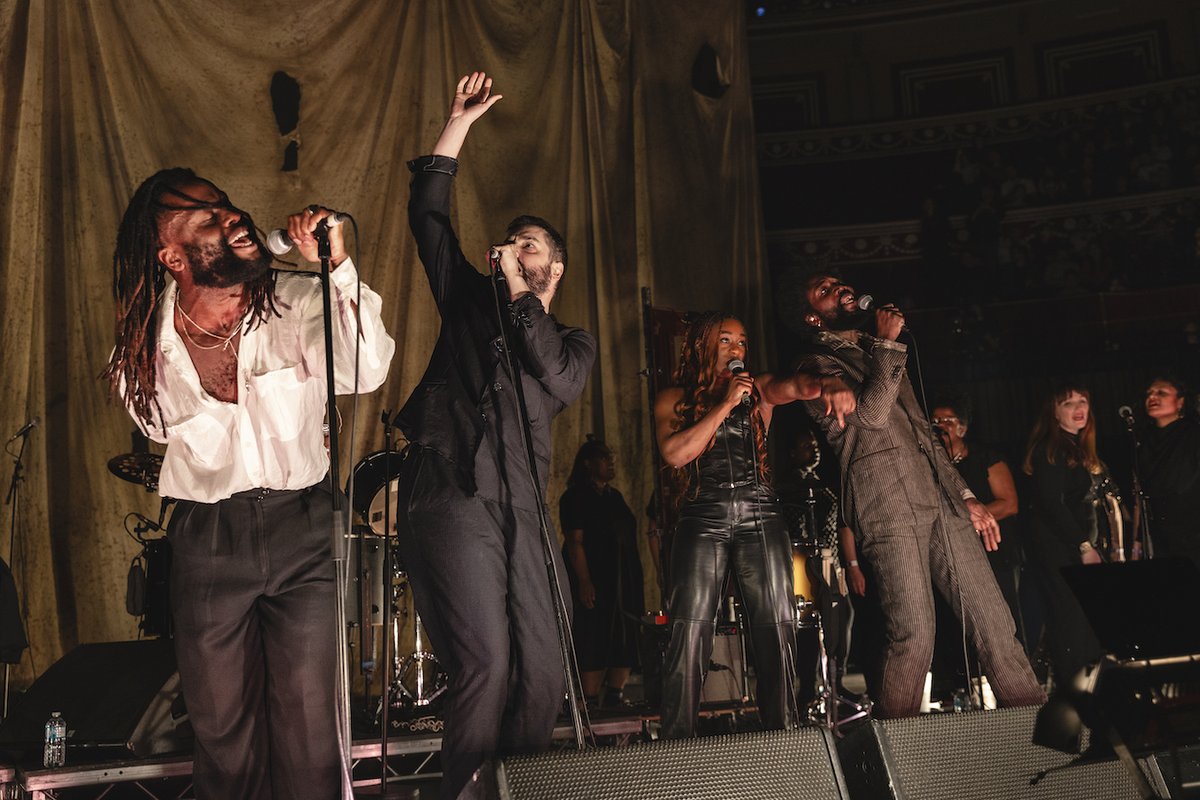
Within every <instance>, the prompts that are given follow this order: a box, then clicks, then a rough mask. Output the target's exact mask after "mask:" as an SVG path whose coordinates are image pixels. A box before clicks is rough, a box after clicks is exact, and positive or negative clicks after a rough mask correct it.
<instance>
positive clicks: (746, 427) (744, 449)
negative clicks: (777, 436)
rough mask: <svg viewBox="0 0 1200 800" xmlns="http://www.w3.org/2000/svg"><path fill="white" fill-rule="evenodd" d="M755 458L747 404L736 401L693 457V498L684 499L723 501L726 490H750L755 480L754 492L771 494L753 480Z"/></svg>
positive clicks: (765, 494) (725, 498)
mask: <svg viewBox="0 0 1200 800" xmlns="http://www.w3.org/2000/svg"><path fill="white" fill-rule="evenodd" d="M757 459H758V453H757V451H756V450H755V448H754V427H753V426H752V425H751V424H750V407H749V406H746V405H744V404H739V405H738V407H737V408H735V409H734V410H733V413H731V414H730V415H729V416H728V417H726V418H725V421H724V422H722V423H721V426H720V427H719V428H717V435H716V437H715V440H714V442H713V446H712V447H710V448H709V449H708V451H707V452H705V453H703V454H702V455H701V456H700V457H699V458H698V459H696V470H697V472H698V476H693V479H692V480H693V483H692V486H691V487H689V497H694V499H691V500H690V501H685V502H698V501H699V502H703V501H705V500H709V501H712V500H717V501H725V500H727V499H728V498H729V490H731V489H742V488H743V487H749V489H751V490H754V489H755V484H756V483H758V484H759V485H758V487H757V488H758V490H757V491H755V492H753V493H754V494H759V495H760V496H761V497H762V498H763V499H767V498H773V497H774V494H773V493H772V492H771V490H770V488H769V487H768V486H766V485H765V484H763V483H762V482H761V480H760V481H757V482H756V480H755V468H756V464H757ZM760 474H761V473H760ZM740 494H745V492H741V493H740Z"/></svg>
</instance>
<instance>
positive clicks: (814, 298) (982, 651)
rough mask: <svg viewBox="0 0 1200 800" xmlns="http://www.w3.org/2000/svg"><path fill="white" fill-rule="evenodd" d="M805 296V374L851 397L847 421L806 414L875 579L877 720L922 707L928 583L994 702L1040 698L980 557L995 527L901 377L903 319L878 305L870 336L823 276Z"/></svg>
mask: <svg viewBox="0 0 1200 800" xmlns="http://www.w3.org/2000/svg"><path fill="white" fill-rule="evenodd" d="M804 299H805V304H806V307H805V308H804V309H803V313H804V320H805V322H806V323H807V324H808V325H809V326H810V327H811V328H812V329H813V334H814V336H813V342H812V347H811V350H810V352H809V353H808V354H807V355H806V356H805V357H804V359H803V366H804V368H805V369H806V370H808V371H812V372H815V373H817V374H820V375H836V376H838V377H840V378H841V379H842V380H844V381H845V382H846V384H848V385H849V386H850V387H851V389H853V390H854V392H855V394H856V395H857V398H858V407H857V409H856V410H855V411H854V413H852V414H849V415H847V416H846V418H845V425H839V424H838V422H837V420H836V419H834V418H833V417H827V416H825V413H824V407H823V406H822V405H821V404H820V403H813V402H811V401H806V402H805V407H806V410H807V411H808V413H809V416H811V417H812V418H813V420H814V421H815V422H816V423H817V425H818V426H819V427H820V428H821V430H822V431H823V432H824V434H825V438H826V440H827V441H828V442H829V444H830V446H831V447H832V448H833V450H834V451H835V452H836V453H837V454H838V458H839V460H840V462H841V476H842V502H843V509H844V516H845V519H846V521H847V523H848V524H849V525H850V526H851V527H852V528H853V529H854V531H855V534H856V536H857V538H858V542H859V551H860V552H861V553H862V555H863V556H864V558H866V559H867V560H868V561H869V562H870V563H871V564H872V565H873V567H874V571H875V574H876V576H877V577H876V582H877V585H878V590H879V598H880V604H881V606H882V610H883V615H884V619H885V626H886V635H887V645H886V648H885V650H884V653H883V656H882V661H881V664H880V669H879V693H880V697H879V698H877V704H876V709H877V712H878V714H877V715H878V716H879V717H883V718H894V717H904V716H911V715H913V714H916V713H917V712H918V711H919V710H920V707H921V695H922V692H923V689H924V683H925V674H926V673H927V672H928V671H929V663H930V660H931V659H932V657H933V641H934V609H933V593H932V590H931V588H930V587H931V583H932V585H933V586H936V587H937V588H938V590H939V591H940V592H941V593H942V595H943V596H944V597H945V598H946V600H947V601H948V602H949V604H950V606H951V607H952V608H953V609H954V611H955V613H957V614H958V615H959V616H960V617H961V618H962V621H963V628H964V630H965V631H966V633H967V636H969V637H970V638H971V641H972V642H973V644H974V645H975V650H976V652H977V653H978V654H979V659H980V664H981V665H982V667H983V670H984V672H985V673H986V674H987V676H988V681H989V683H990V684H991V687H992V690H993V692H994V693H995V695H996V698H997V700H998V701H999V703H1000V704H1001V705H1003V706H1017V705H1032V704H1036V703H1041V702H1043V701H1044V700H1045V699H1046V696H1045V693H1044V692H1043V691H1042V688H1041V686H1039V685H1038V682H1037V679H1036V678H1035V677H1034V674H1033V670H1032V669H1030V666H1029V660H1028V659H1027V658H1026V657H1025V652H1024V650H1023V649H1022V648H1021V645H1020V643H1019V642H1018V641H1017V639H1016V636H1015V633H1016V629H1015V626H1014V625H1013V620H1012V615H1011V614H1010V613H1009V611H1008V606H1007V605H1006V604H1005V602H1004V598H1003V597H1002V596H1001V594H1000V590H999V588H998V587H997V586H996V579H995V577H993V575H992V571H991V568H990V567H989V566H988V562H987V558H986V556H985V554H984V548H987V549H988V550H994V549H995V548H996V546H997V544H998V542H999V540H1000V528H999V526H998V525H997V524H996V520H995V519H994V518H993V517H992V515H991V514H990V513H989V512H988V510H987V509H986V508H985V507H984V505H983V504H982V503H980V502H979V501H978V500H976V499H975V496H974V495H973V494H972V493H971V492H970V490H969V489H967V486H966V484H965V483H964V482H963V480H962V478H961V477H960V476H959V474H958V471H957V470H956V469H955V468H954V466H953V465H952V464H951V463H950V459H949V458H948V457H947V456H946V453H945V450H944V449H943V447H942V445H941V443H940V442H937V440H936V439H935V438H934V437H932V436H931V430H930V426H929V422H928V420H927V419H926V418H925V415H924V414H923V413H922V411H921V409H920V406H919V405H918V404H917V399H916V396H915V395H914V394H913V388H912V384H911V383H910V382H909V380H908V375H907V370H906V369H905V358H906V351H907V346H906V345H904V344H902V343H900V342H897V341H896V338H897V336H898V335H899V334H900V331H901V329H902V328H903V326H904V317H903V315H902V314H901V313H900V311H899V310H898V309H897V308H896V307H895V306H885V307H883V308H880V309H878V310H877V311H876V312H875V331H876V335H874V336H871V335H868V334H866V333H863V332H861V331H860V330H859V327H860V322H861V320H862V318H863V316H864V314H863V312H862V311H861V310H860V309H859V307H858V303H857V300H856V298H855V295H854V290H853V289H852V288H851V287H849V286H846V285H845V284H843V283H841V282H840V281H839V280H838V279H837V278H834V277H832V276H830V275H814V276H813V277H811V278H809V279H808V281H807V282H806V285H805V291H804ZM981 539H982V541H983V547H980V540H981Z"/></svg>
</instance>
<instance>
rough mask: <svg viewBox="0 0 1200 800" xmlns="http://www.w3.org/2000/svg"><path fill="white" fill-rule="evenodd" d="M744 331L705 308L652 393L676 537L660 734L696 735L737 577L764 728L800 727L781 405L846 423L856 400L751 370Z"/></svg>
mask: <svg viewBox="0 0 1200 800" xmlns="http://www.w3.org/2000/svg"><path fill="white" fill-rule="evenodd" d="M746 353H747V342H746V329H745V328H744V327H743V326H742V323H741V322H739V321H738V320H736V319H734V318H733V317H731V316H729V315H728V314H723V313H720V312H709V313H706V314H701V315H699V316H697V317H695V318H694V319H693V320H692V321H691V323H690V324H689V326H688V330H687V334H686V337H685V339H684V343H683V350H682V352H681V354H680V357H679V366H678V368H677V369H676V370H675V375H674V381H673V383H674V385H673V386H671V387H670V388H668V389H664V390H662V391H661V392H659V393H658V396H657V397H656V398H655V400H654V420H655V428H656V434H657V438H658V448H659V451H660V452H661V453H662V457H663V460H664V461H665V462H666V463H667V466H668V467H670V468H672V470H673V473H672V474H673V477H674V481H673V483H674V486H673V492H672V496H673V497H674V498H675V499H676V502H678V503H680V508H679V521H678V523H677V524H676V527H675V535H674V538H673V539H672V544H671V590H670V591H671V595H670V602H669V603H668V605H667V608H668V611H669V612H670V615H671V641H670V644H668V645H667V652H666V657H665V661H664V664H663V710H662V736H663V737H664V738H679V737H685V736H693V735H695V730H696V712H697V708H698V706H699V703H700V688H701V685H702V684H703V682H704V673H705V671H706V669H707V666H708V660H709V657H710V656H711V655H712V646H713V632H714V624H715V620H716V616H717V606H718V604H719V603H720V600H721V590H722V588H723V587H724V584H725V580H726V577H727V575H728V574H730V573H732V575H733V577H734V579H735V580H736V581H737V584H738V588H739V589H740V591H741V597H742V603H743V605H744V607H745V609H746V616H747V618H748V622H749V627H750V644H751V647H752V648H753V651H754V664H755V669H756V673H755V674H756V675H757V679H758V680H757V693H758V698H757V699H758V709H759V714H760V716H761V718H762V722H763V725H764V727H766V728H790V727H794V726H795V725H798V724H800V722H801V720H800V717H799V714H798V710H797V708H796V697H795V691H794V689H793V683H792V679H793V676H794V675H795V670H796V660H795V650H796V630H795V628H796V625H795V612H794V609H793V607H792V545H791V539H790V537H789V536H788V528H787V520H786V519H785V518H784V516H783V513H782V509H781V507H780V505H779V501H778V499H777V498H776V496H775V493H774V491H773V490H772V489H771V486H770V474H769V470H768V467H767V431H768V429H769V428H770V427H771V416H772V414H773V413H774V410H775V406H777V405H782V404H784V403H791V402H793V401H796V400H814V401H816V400H818V399H819V400H820V402H823V403H824V407H825V410H826V413H828V414H831V415H834V416H835V417H836V418H837V419H838V420H839V421H840V420H841V419H843V418H844V416H845V415H846V414H848V413H850V412H851V411H853V409H854V396H853V395H852V394H851V393H850V392H849V391H848V390H847V389H846V387H845V385H844V384H843V383H842V382H841V381H840V380H839V379H837V378H828V379H817V378H815V377H813V376H811V375H808V374H806V373H799V372H798V373H795V374H793V375H786V376H783V375H780V376H776V375H770V374H762V375H759V376H757V377H751V376H750V373H748V372H746V371H745V367H744V359H745V357H746Z"/></svg>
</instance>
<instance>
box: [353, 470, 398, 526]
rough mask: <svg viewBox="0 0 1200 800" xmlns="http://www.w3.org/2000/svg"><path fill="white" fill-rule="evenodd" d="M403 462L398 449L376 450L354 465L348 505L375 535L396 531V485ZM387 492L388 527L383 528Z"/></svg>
mask: <svg viewBox="0 0 1200 800" xmlns="http://www.w3.org/2000/svg"><path fill="white" fill-rule="evenodd" d="M403 463H404V454H403V453H401V452H400V451H399V450H391V451H388V450H379V451H377V452H374V453H371V454H370V455H368V456H366V457H365V458H363V460H362V461H359V462H358V465H357V466H356V467H355V468H354V497H353V498H351V504H350V505H351V507H352V508H353V509H354V510H355V511H356V512H358V515H359V516H360V517H361V518H362V520H363V521H364V522H366V523H367V525H368V526H369V527H370V528H371V531H372V532H373V533H374V534H375V535H376V536H385V535H387V533H391V534H393V535H394V534H395V533H396V518H397V514H396V511H397V509H398V507H399V502H398V495H399V491H398V489H399V487H400V469H401V466H402V465H403ZM389 492H390V493H391V498H392V507H391V509H390V510H389V512H388V517H389V522H388V524H389V525H390V526H391V530H390V531H388V532H385V531H384V529H383V527H384V522H383V517H384V510H385V508H384V507H385V506H386V505H387V495H388V493H389Z"/></svg>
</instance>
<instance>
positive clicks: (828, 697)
mask: <svg viewBox="0 0 1200 800" xmlns="http://www.w3.org/2000/svg"><path fill="white" fill-rule="evenodd" d="M804 504H805V507H804V524H805V527H806V528H807V529H808V533H809V536H810V538H811V539H812V541H813V543H814V544H815V545H817V546H818V547H819V546H820V543H821V542H820V539H819V537H818V536H817V496H816V492H815V491H814V490H813V487H812V485H811V484H810V485H809V486H808V496H807V497H806V498H805V501H804ZM835 547H836V545H835ZM821 551H824V552H827V553H829V555H828V558H831V559H836V558H837V555H836V551H835V550H834V549H832V548H821V550H819V551H818V552H819V553H820V552H821ZM819 557H820V558H821V559H822V560H824V559H825V558H826V557H827V556H825V555H823V554H822V555H820V556H819ZM807 567H808V563H807V562H805V568H806V569H807ZM817 583H818V584H819V585H820V586H821V587H822V588H821V591H825V592H828V593H830V594H833V587H832V586H831V585H830V582H829V581H828V580H827V575H826V574H825V572H824V571H822V574H821V580H820V581H818V582H817ZM814 594H816V592H814ZM811 605H812V606H813V616H815V617H816V622H817V659H818V663H819V665H820V668H821V672H820V687H819V688H818V690H817V697H816V699H815V700H814V701H813V705H812V709H813V710H814V711H817V712H818V713H820V714H821V722H822V724H823V725H824V726H825V727H826V728H828V729H829V730H830V731H832V732H833V733H834V734H840V733H841V728H842V726H843V725H849V724H850V723H851V722H855V721H856V720H860V719H865V718H868V717H870V716H871V706H872V703H871V701H870V699H868V698H864V699H863V700H862V701H857V700H851V699H850V698H848V697H845V696H843V695H841V694H838V687H839V685H840V684H839V683H838V660H837V658H836V657H835V656H832V655H830V654H829V648H828V647H826V646H825V618H824V615H823V614H822V613H821V610H820V607H819V606H818V605H817V603H816V601H815V598H814V600H813V602H812V603H811ZM798 611H799V610H798ZM797 616H798V618H799V614H797ZM843 706H844V707H846V708H847V709H849V710H850V713H849V714H848V715H847V716H845V717H843V716H841V714H840V712H841V709H842V707H843Z"/></svg>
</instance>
